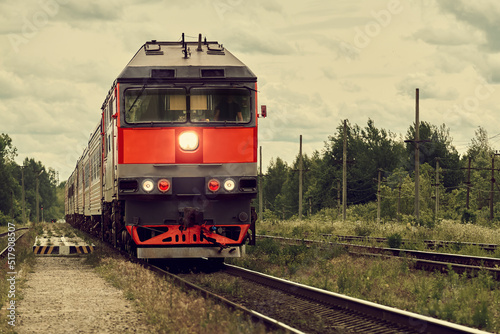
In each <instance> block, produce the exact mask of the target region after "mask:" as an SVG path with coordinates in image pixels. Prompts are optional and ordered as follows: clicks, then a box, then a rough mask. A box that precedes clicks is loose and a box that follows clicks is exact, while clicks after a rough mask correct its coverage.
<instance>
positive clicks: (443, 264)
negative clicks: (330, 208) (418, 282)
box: [257, 235, 500, 280]
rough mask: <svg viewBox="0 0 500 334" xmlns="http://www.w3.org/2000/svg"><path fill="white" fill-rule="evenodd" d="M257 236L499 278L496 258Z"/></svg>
mask: <svg viewBox="0 0 500 334" xmlns="http://www.w3.org/2000/svg"><path fill="white" fill-rule="evenodd" d="M257 237H258V238H267V239H274V240H278V241H283V242H291V243H306V244H316V245H328V246H333V245H337V246H342V247H344V248H345V249H347V250H348V251H349V252H350V253H351V254H354V255H364V256H366V255H369V256H392V257H408V258H411V259H412V260H413V261H414V264H415V268H417V269H423V270H429V271H435V270H438V271H442V272H447V271H448V270H449V269H450V268H451V269H452V270H453V271H455V272H457V273H459V274H462V273H464V272H465V273H468V274H476V273H478V272H479V271H486V272H489V273H490V274H491V275H492V276H493V277H494V278H495V279H496V280H500V259H497V258H491V257H479V256H468V255H459V254H448V253H436V252H423V251H415V250H407V249H396V248H385V247H373V246H362V245H353V244H346V243H338V242H322V241H315V240H306V239H292V238H284V237H276V236H267V235H258V236H257Z"/></svg>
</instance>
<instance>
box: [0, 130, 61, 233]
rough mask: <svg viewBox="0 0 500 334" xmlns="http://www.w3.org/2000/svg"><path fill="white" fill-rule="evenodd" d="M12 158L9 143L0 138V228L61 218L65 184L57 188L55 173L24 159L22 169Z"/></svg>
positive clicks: (14, 154) (12, 154)
mask: <svg viewBox="0 0 500 334" xmlns="http://www.w3.org/2000/svg"><path fill="white" fill-rule="evenodd" d="M16 156H17V149H16V147H15V146H14V145H13V143H12V139H11V138H10V137H9V135H7V134H0V226H1V225H7V223H8V222H12V221H15V222H18V223H21V222H28V221H32V222H37V221H42V220H43V221H51V220H57V219H61V218H64V184H65V182H63V183H61V184H58V180H57V172H56V171H55V170H54V169H52V168H46V167H45V166H43V165H42V163H41V162H40V161H35V159H33V158H25V159H24V161H23V164H22V166H20V165H18V164H17V163H16V162H15V161H14V159H15V157H16ZM37 185H38V186H37ZM23 189H24V191H23ZM37 190H38V206H37ZM23 194H24V201H23ZM23 203H24V205H23ZM23 207H24V210H23ZM37 208H38V210H37ZM23 212H24V215H23ZM37 214H38V218H37Z"/></svg>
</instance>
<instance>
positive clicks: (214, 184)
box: [208, 179, 220, 192]
mask: <svg viewBox="0 0 500 334" xmlns="http://www.w3.org/2000/svg"><path fill="white" fill-rule="evenodd" d="M219 188H220V183H219V181H217V180H216V179H211V180H210V181H208V189H209V190H210V191H211V192H216V191H217V190H219Z"/></svg>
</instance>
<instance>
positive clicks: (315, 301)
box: [119, 251, 486, 333]
mask: <svg viewBox="0 0 500 334" xmlns="http://www.w3.org/2000/svg"><path fill="white" fill-rule="evenodd" d="M119 252H120V253H121V254H122V255H124V256H126V257H127V258H129V259H130V260H131V261H133V262H136V263H139V264H141V265H142V266H144V267H145V268H147V269H150V270H152V271H154V272H156V273H158V274H160V275H162V276H168V277H170V278H171V279H173V280H174V281H175V282H176V284H179V285H181V286H184V287H185V288H186V289H188V290H195V291H197V292H198V293H199V294H200V295H202V296H204V297H205V298H210V299H213V300H216V301H218V302H220V303H222V304H225V305H226V306H227V307H229V308H231V309H234V310H236V311H239V312H241V313H243V314H246V315H247V316H248V317H250V318H252V319H253V320H254V321H255V322H258V323H262V324H264V325H265V326H266V327H267V328H268V329H270V330H278V331H281V332H286V333H361V332H362V333H486V332H484V331H480V330H477V329H474V328H469V327H465V326H461V325H457V324H453V323H450V322H446V321H442V320H438V319H434V318H431V317H426V316H422V315H419V314H416V313H412V312H407V311H402V310H398V309H395V308H391V307H387V306H383V305H379V304H376V303H372V302H368V301H364V300H360V299H356V298H352V297H348V296H344V295H340V294H336V293H332V292H329V291H326V290H321V289H317V288H313V287H309V286H306V285H302V284H298V283H294V282H291V281H287V280H284V279H280V278H276V277H272V276H269V275H265V274H262V273H258V272H254V271H251V270H248V269H244V268H240V267H236V266H232V265H227V264H219V268H218V269H220V270H215V271H214V268H213V263H212V264H210V263H208V261H205V262H203V263H204V264H203V265H202V267H203V266H206V267H208V268H210V269H209V272H211V274H214V275H218V276H217V277H218V278H217V279H221V280H223V279H224V278H223V277H226V278H225V279H227V278H228V277H229V276H231V277H237V278H238V279H241V280H242V282H240V283H238V284H253V285H251V286H250V295H249V296H253V297H252V298H253V303H254V304H255V303H257V304H260V305H263V304H265V305H266V306H267V307H265V308H264V309H263V311H262V312H261V310H259V309H258V307H257V308H254V307H250V306H251V305H252V303H248V298H249V296H247V297H245V300H246V302H243V301H242V300H241V298H239V299H238V298H233V297H232V296H231V295H229V296H227V295H225V296H221V294H220V293H216V292H214V291H211V289H209V288H206V287H202V286H200V284H197V283H196V277H198V274H193V273H191V274H183V275H182V274H181V275H176V274H173V273H171V272H169V271H168V270H166V269H165V266H164V263H162V261H155V262H158V263H155V262H153V261H149V262H147V261H143V260H139V259H137V258H131V257H130V255H128V254H127V253H125V252H123V251H119ZM181 262H182V261H181ZM209 275H210V274H209ZM243 282H245V283H243ZM262 289H264V290H262ZM257 291H260V292H259V293H257ZM270 296H275V298H270ZM276 296H277V297H276ZM285 307H287V308H288V309H292V310H293V312H292V313H288V311H287V310H284V309H285ZM269 310H271V312H269ZM273 310H274V312H272V311H273ZM276 310H279V312H278V314H277V313H276ZM283 314H285V316H284V317H283ZM286 314H288V316H286ZM290 314H292V316H293V317H296V316H298V315H302V318H300V319H297V318H295V319H294V321H290ZM312 320H314V321H312ZM292 322H293V324H292ZM297 322H298V323H299V324H298V325H297ZM311 323H313V324H316V325H315V326H318V324H319V326H321V327H320V328H317V327H310V324H311Z"/></svg>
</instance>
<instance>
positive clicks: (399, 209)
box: [398, 175, 401, 223]
mask: <svg viewBox="0 0 500 334" xmlns="http://www.w3.org/2000/svg"><path fill="white" fill-rule="evenodd" d="M398 188H399V193H398V223H399V221H400V220H401V214H400V212H401V175H399V186H398Z"/></svg>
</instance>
